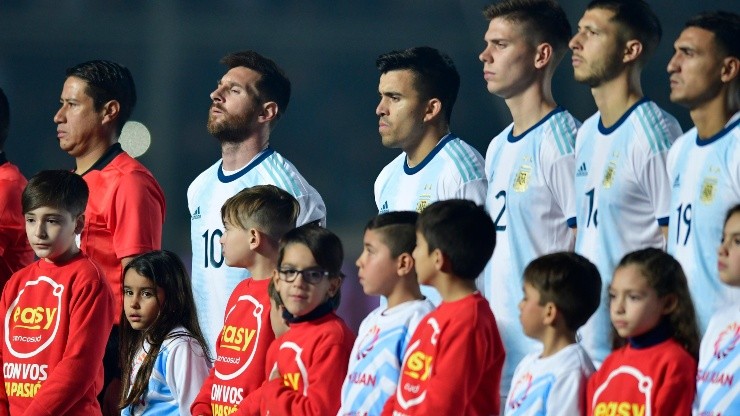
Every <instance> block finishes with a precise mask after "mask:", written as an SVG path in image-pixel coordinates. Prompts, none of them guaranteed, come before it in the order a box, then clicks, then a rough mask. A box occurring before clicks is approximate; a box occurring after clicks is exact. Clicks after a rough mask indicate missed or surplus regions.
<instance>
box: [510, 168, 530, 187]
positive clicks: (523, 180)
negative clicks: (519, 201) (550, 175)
mask: <svg viewBox="0 0 740 416" xmlns="http://www.w3.org/2000/svg"><path fill="white" fill-rule="evenodd" d="M531 174H532V167H531V166H529V165H522V166H521V167H520V168H519V172H517V174H516V178H514V186H513V188H514V191H516V192H524V191H526V190H527V188H529V177H530V176H531Z"/></svg>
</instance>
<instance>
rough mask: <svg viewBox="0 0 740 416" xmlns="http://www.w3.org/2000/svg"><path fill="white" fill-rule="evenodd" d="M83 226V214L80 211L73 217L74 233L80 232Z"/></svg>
mask: <svg viewBox="0 0 740 416" xmlns="http://www.w3.org/2000/svg"><path fill="white" fill-rule="evenodd" d="M84 227H85V214H84V213H82V214H80V215H78V216H77V218H75V234H81V233H82V229H83V228H84Z"/></svg>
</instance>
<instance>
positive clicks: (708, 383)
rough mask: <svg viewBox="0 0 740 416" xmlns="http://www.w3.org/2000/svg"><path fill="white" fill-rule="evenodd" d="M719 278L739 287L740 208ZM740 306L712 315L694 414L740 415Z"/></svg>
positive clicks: (730, 226)
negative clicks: (739, 379) (739, 387)
mask: <svg viewBox="0 0 740 416" xmlns="http://www.w3.org/2000/svg"><path fill="white" fill-rule="evenodd" d="M718 267H719V278H720V279H721V280H722V282H723V283H724V284H726V285H728V286H732V287H740V205H735V206H734V207H732V208H730V210H729V211H728V213H727V218H726V219H725V229H724V232H723V234H722V244H720V246H719V262H718ZM739 335H740V305H737V304H735V305H727V306H725V307H724V308H723V309H720V310H718V311H717V312H715V313H714V315H713V316H712V319H711V320H710V321H709V326H708V327H707V332H706V333H705V334H704V338H702V340H701V349H700V350H699V370H698V372H697V375H696V400H695V401H694V414H695V415H700V416H720V415H740V389H738V385H740V383H738V378H740V345H738V344H740V336H739Z"/></svg>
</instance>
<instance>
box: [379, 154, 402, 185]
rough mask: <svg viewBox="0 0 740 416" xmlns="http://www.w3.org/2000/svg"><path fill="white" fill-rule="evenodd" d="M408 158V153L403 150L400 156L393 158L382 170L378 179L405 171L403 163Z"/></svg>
mask: <svg viewBox="0 0 740 416" xmlns="http://www.w3.org/2000/svg"><path fill="white" fill-rule="evenodd" d="M405 160H406V153H404V152H401V154H399V155H398V156H396V157H395V158H393V160H391V161H390V162H389V163H388V164H387V165H385V166H384V167H383V169H381V170H380V174H379V175H378V180H381V179H384V178H387V177H390V176H391V175H392V174H393V173H396V172H403V163H404V161H405Z"/></svg>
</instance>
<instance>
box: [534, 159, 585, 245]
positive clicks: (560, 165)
mask: <svg viewBox="0 0 740 416" xmlns="http://www.w3.org/2000/svg"><path fill="white" fill-rule="evenodd" d="M545 149H547V151H545ZM545 149H543V155H542V161H541V164H542V167H543V170H544V172H545V175H544V176H545V182H546V183H547V187H548V188H549V189H550V193H551V194H552V197H553V199H554V200H555V202H556V203H557V205H558V207H560V211H561V212H562V213H563V221H565V223H566V224H567V227H568V228H570V230H571V232H572V233H573V236H574V237H575V236H576V235H577V230H578V229H577V224H576V189H575V170H576V158H575V155H574V154H573V153H572V152H571V153H566V154H561V153H560V151H559V150H557V149H555V148H545ZM572 249H573V247H571V250H572Z"/></svg>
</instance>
